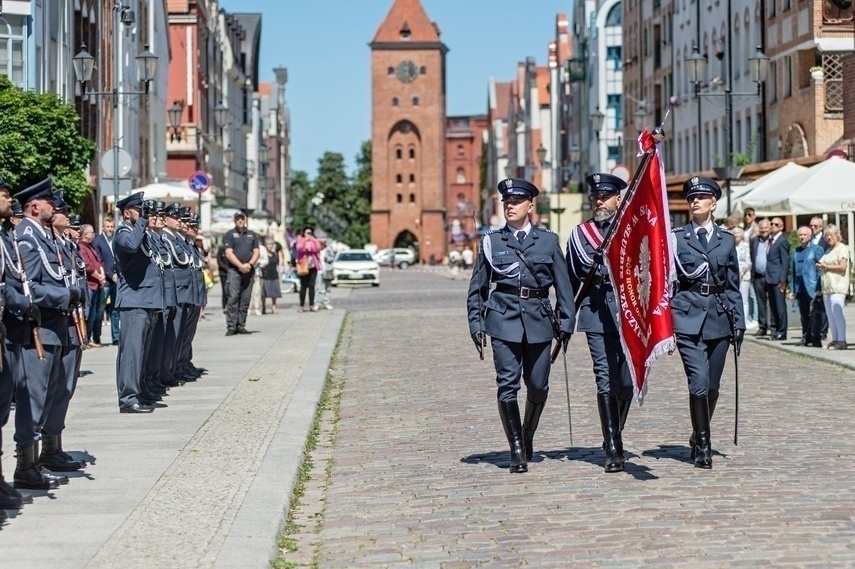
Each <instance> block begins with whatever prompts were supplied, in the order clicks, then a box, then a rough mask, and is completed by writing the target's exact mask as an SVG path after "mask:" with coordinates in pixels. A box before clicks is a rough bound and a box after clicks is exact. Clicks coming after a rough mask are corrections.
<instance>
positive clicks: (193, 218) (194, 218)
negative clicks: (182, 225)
mask: <svg viewBox="0 0 855 569" xmlns="http://www.w3.org/2000/svg"><path fill="white" fill-rule="evenodd" d="M190 225H191V226H192V227H199V214H198V213H191V214H190Z"/></svg>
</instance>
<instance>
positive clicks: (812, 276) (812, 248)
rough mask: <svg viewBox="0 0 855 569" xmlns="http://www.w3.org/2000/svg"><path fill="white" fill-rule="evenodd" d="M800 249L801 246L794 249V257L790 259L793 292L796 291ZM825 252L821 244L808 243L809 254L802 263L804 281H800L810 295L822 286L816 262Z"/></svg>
mask: <svg viewBox="0 0 855 569" xmlns="http://www.w3.org/2000/svg"><path fill="white" fill-rule="evenodd" d="M799 249H801V246H799V248H798V249H796V250H795V251H793V255H792V258H791V259H790V292H793V293H795V291H796V287H795V280H796V252H801V251H799ZM824 254H825V251H823V249H822V247H821V246H819V245H812V244H810V243H808V246H807V251H806V255H807V256H806V257H805V262H804V264H803V265H802V277H801V281H802V282H801V283H799V284H800V285H801V286H802V288H803V289H804V292H806V293H807V294H808V296H813V295H814V293H815V292H816V291H817V289H821V288H822V286H821V285H820V280H821V278H820V274H819V270H818V269H817V268H816V263H817V262H818V261H819V259H820V257H822V256H823V255H824Z"/></svg>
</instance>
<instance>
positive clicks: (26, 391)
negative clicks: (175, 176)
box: [15, 178, 84, 490]
mask: <svg viewBox="0 0 855 569" xmlns="http://www.w3.org/2000/svg"><path fill="white" fill-rule="evenodd" d="M16 197H17V198H18V201H19V202H20V203H21V205H22V207H23V209H24V219H23V220H22V221H21V223H20V224H19V225H18V227H17V228H15V238H16V240H17V245H18V251H19V253H20V259H21V266H20V268H21V269H22V270H23V272H24V273H25V274H26V276H27V280H28V288H29V290H30V293H31V295H32V296H31V298H32V299H33V302H34V303H35V304H36V305H37V306H38V307H39V312H40V314H41V326H40V327H39V330H40V333H39V337H40V340H41V342H40V343H39V342H37V341H36V340H35V336H33V338H30V339H28V343H27V344H25V345H24V346H22V348H21V364H22V373H21V376H20V377H21V378H22V379H21V381H20V382H18V383H17V384H16V386H15V400H16V403H17V404H16V407H15V443H16V445H17V453H18V463H17V467H16V469H15V486H16V487H17V488H28V489H33V490H48V489H51V488H56V487H57V486H58V485H59V484H67V483H68V477H67V476H65V475H54V474H53V473H52V472H51V471H50V470H48V469H47V468H45V467H44V466H42V465H40V464H38V463H37V461H38V459H39V457H40V453H39V442H40V440H41V438H42V434H43V429H44V427H45V424H46V422H47V420H48V417H49V416H50V415H51V413H52V410H53V405H54V399H55V395H56V393H57V391H58V390H59V383H60V381H62V380H61V376H62V357H63V355H64V352H65V350H66V349H67V348H68V346H69V344H70V339H69V325H68V320H69V314H71V311H72V310H73V309H74V307H75V306H76V305H77V304H79V303H80V301H81V300H82V299H83V294H84V291H82V290H80V289H79V288H78V287H77V286H75V285H73V284H67V283H66V282H65V280H64V275H63V272H62V266H61V265H60V258H59V257H58V256H57V254H56V249H55V242H54V239H53V229H52V227H51V220H52V219H53V215H54V209H53V200H54V195H53V191H52V182H51V180H50V179H49V178H48V179H46V180H43V181H41V182H39V183H37V184H35V185H33V186H30V187H29V188H27V189H25V190H23V191H21V192H18V194H16ZM27 401H29V405H27V404H26V402H27ZM56 434H58V433H56ZM57 443H58V441H57ZM48 445H51V450H53V448H54V441H53V440H51V441H45V446H48ZM63 458H65V457H63ZM68 458H70V457H68Z"/></svg>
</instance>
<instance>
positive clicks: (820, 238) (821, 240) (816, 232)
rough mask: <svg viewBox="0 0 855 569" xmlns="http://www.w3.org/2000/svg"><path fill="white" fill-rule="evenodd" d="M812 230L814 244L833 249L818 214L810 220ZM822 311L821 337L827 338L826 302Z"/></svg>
mask: <svg viewBox="0 0 855 569" xmlns="http://www.w3.org/2000/svg"><path fill="white" fill-rule="evenodd" d="M810 230H811V234H812V235H813V237H812V238H811V243H813V244H814V245H819V246H820V247H822V250H823V252H826V251H828V250H829V249H831V245H829V244H828V241H826V240H825V237H824V234H825V222H824V221H823V220H822V218H821V217H819V216H816V217H812V218H811V220H810ZM820 308H821V312H819V313H818V314H819V319H820V324H819V325H820V338H821V339H822V340H825V339H826V337H828V314H826V313H825V304H824V303H822V306H820Z"/></svg>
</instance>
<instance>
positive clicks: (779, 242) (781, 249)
mask: <svg viewBox="0 0 855 569" xmlns="http://www.w3.org/2000/svg"><path fill="white" fill-rule="evenodd" d="M770 238H771V237H770ZM789 273H790V242H789V240H788V239H787V234H786V233H784V232H783V231H782V232H781V233H780V234H779V235H778V239H776V240H775V243H773V244H772V247H771V248H770V249H769V254H768V256H767V258H766V284H771V285H773V284H778V283H784V284H786V283H787V281H788V280H789Z"/></svg>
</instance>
